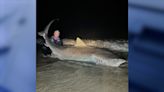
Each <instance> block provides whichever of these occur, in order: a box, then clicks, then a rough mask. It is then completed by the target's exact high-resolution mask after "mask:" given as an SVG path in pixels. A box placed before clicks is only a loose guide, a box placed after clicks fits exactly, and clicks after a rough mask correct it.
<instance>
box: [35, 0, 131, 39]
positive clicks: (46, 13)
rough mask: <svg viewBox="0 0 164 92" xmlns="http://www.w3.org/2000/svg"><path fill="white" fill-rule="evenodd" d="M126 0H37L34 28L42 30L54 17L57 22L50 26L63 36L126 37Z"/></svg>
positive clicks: (91, 37) (90, 37)
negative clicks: (124, 0) (35, 24)
mask: <svg viewBox="0 0 164 92" xmlns="http://www.w3.org/2000/svg"><path fill="white" fill-rule="evenodd" d="M125 3H127V2H123V1H119V2H118V1H116V0H115V1H114V0H112V1H110V2H108V0H88V1H87V0H69V1H64V0H60V1H57V0H46V1H41V0H40V1H39V0H38V1H37V30H38V31H42V30H43V29H44V28H45V26H46V25H47V24H48V22H50V21H51V20H53V19H54V18H59V19H60V21H59V22H57V23H54V24H53V26H52V27H51V28H50V30H51V32H50V33H49V34H50V35H51V34H52V32H53V31H54V30H55V29H59V30H60V31H61V34H62V35H61V36H62V38H76V37H77V36H79V37H81V38H83V39H128V27H127V6H126V5H127V4H125Z"/></svg>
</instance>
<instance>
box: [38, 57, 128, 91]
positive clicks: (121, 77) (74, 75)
mask: <svg viewBox="0 0 164 92" xmlns="http://www.w3.org/2000/svg"><path fill="white" fill-rule="evenodd" d="M55 61H56V62H55ZM38 62H39V63H38V67H37V92H128V72H127V67H124V68H111V67H105V66H97V65H91V64H82V63H74V62H68V61H59V60H56V59H52V58H43V57H40V56H39V57H38Z"/></svg>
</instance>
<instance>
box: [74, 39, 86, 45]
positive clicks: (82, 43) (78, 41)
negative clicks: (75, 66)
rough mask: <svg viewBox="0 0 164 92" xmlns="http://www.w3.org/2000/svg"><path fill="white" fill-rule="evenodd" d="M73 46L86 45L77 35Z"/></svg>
mask: <svg viewBox="0 0 164 92" xmlns="http://www.w3.org/2000/svg"><path fill="white" fill-rule="evenodd" d="M75 46H76V47H86V46H87V45H86V44H85V43H84V42H83V41H82V40H81V39H80V38H79V37H77V38H76V43H75Z"/></svg>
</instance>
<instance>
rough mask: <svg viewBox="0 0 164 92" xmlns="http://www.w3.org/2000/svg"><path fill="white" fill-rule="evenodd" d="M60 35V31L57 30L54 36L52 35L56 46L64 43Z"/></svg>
mask: <svg viewBox="0 0 164 92" xmlns="http://www.w3.org/2000/svg"><path fill="white" fill-rule="evenodd" d="M59 36H60V31H59V30H55V31H54V33H53V36H52V37H51V41H52V42H53V43H54V45H55V46H62V45H63V42H62V41H61V40H60V38H59Z"/></svg>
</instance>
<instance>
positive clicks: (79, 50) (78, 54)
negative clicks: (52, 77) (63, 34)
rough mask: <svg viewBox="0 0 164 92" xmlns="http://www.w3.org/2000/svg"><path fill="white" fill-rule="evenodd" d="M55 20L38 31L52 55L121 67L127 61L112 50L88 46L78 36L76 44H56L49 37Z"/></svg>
mask: <svg viewBox="0 0 164 92" xmlns="http://www.w3.org/2000/svg"><path fill="white" fill-rule="evenodd" d="M54 21H55V19H54V20H52V21H50V22H49V24H48V25H47V26H46V27H45V29H44V30H43V31H42V32H39V33H38V34H39V35H40V36H42V37H43V38H44V40H45V43H44V44H45V46H47V47H49V48H50V49H51V51H52V54H51V57H53V58H58V59H60V60H68V61H79V62H85V63H94V64H97V65H105V66H111V67H119V66H120V65H121V64H123V63H125V62H127V61H126V60H124V59H120V58H118V57H117V56H116V55H114V54H113V53H112V52H110V51H107V50H104V49H100V48H94V47H90V46H87V45H86V44H85V43H84V42H83V41H82V40H81V39H80V38H77V40H76V41H78V42H76V44H75V46H69V47H68V46H61V47H57V46H55V45H54V43H53V42H52V41H51V39H50V38H49V37H48V31H49V28H50V26H51V25H52V23H53V22H54ZM79 44H80V45H79ZM81 44H82V45H81Z"/></svg>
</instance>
